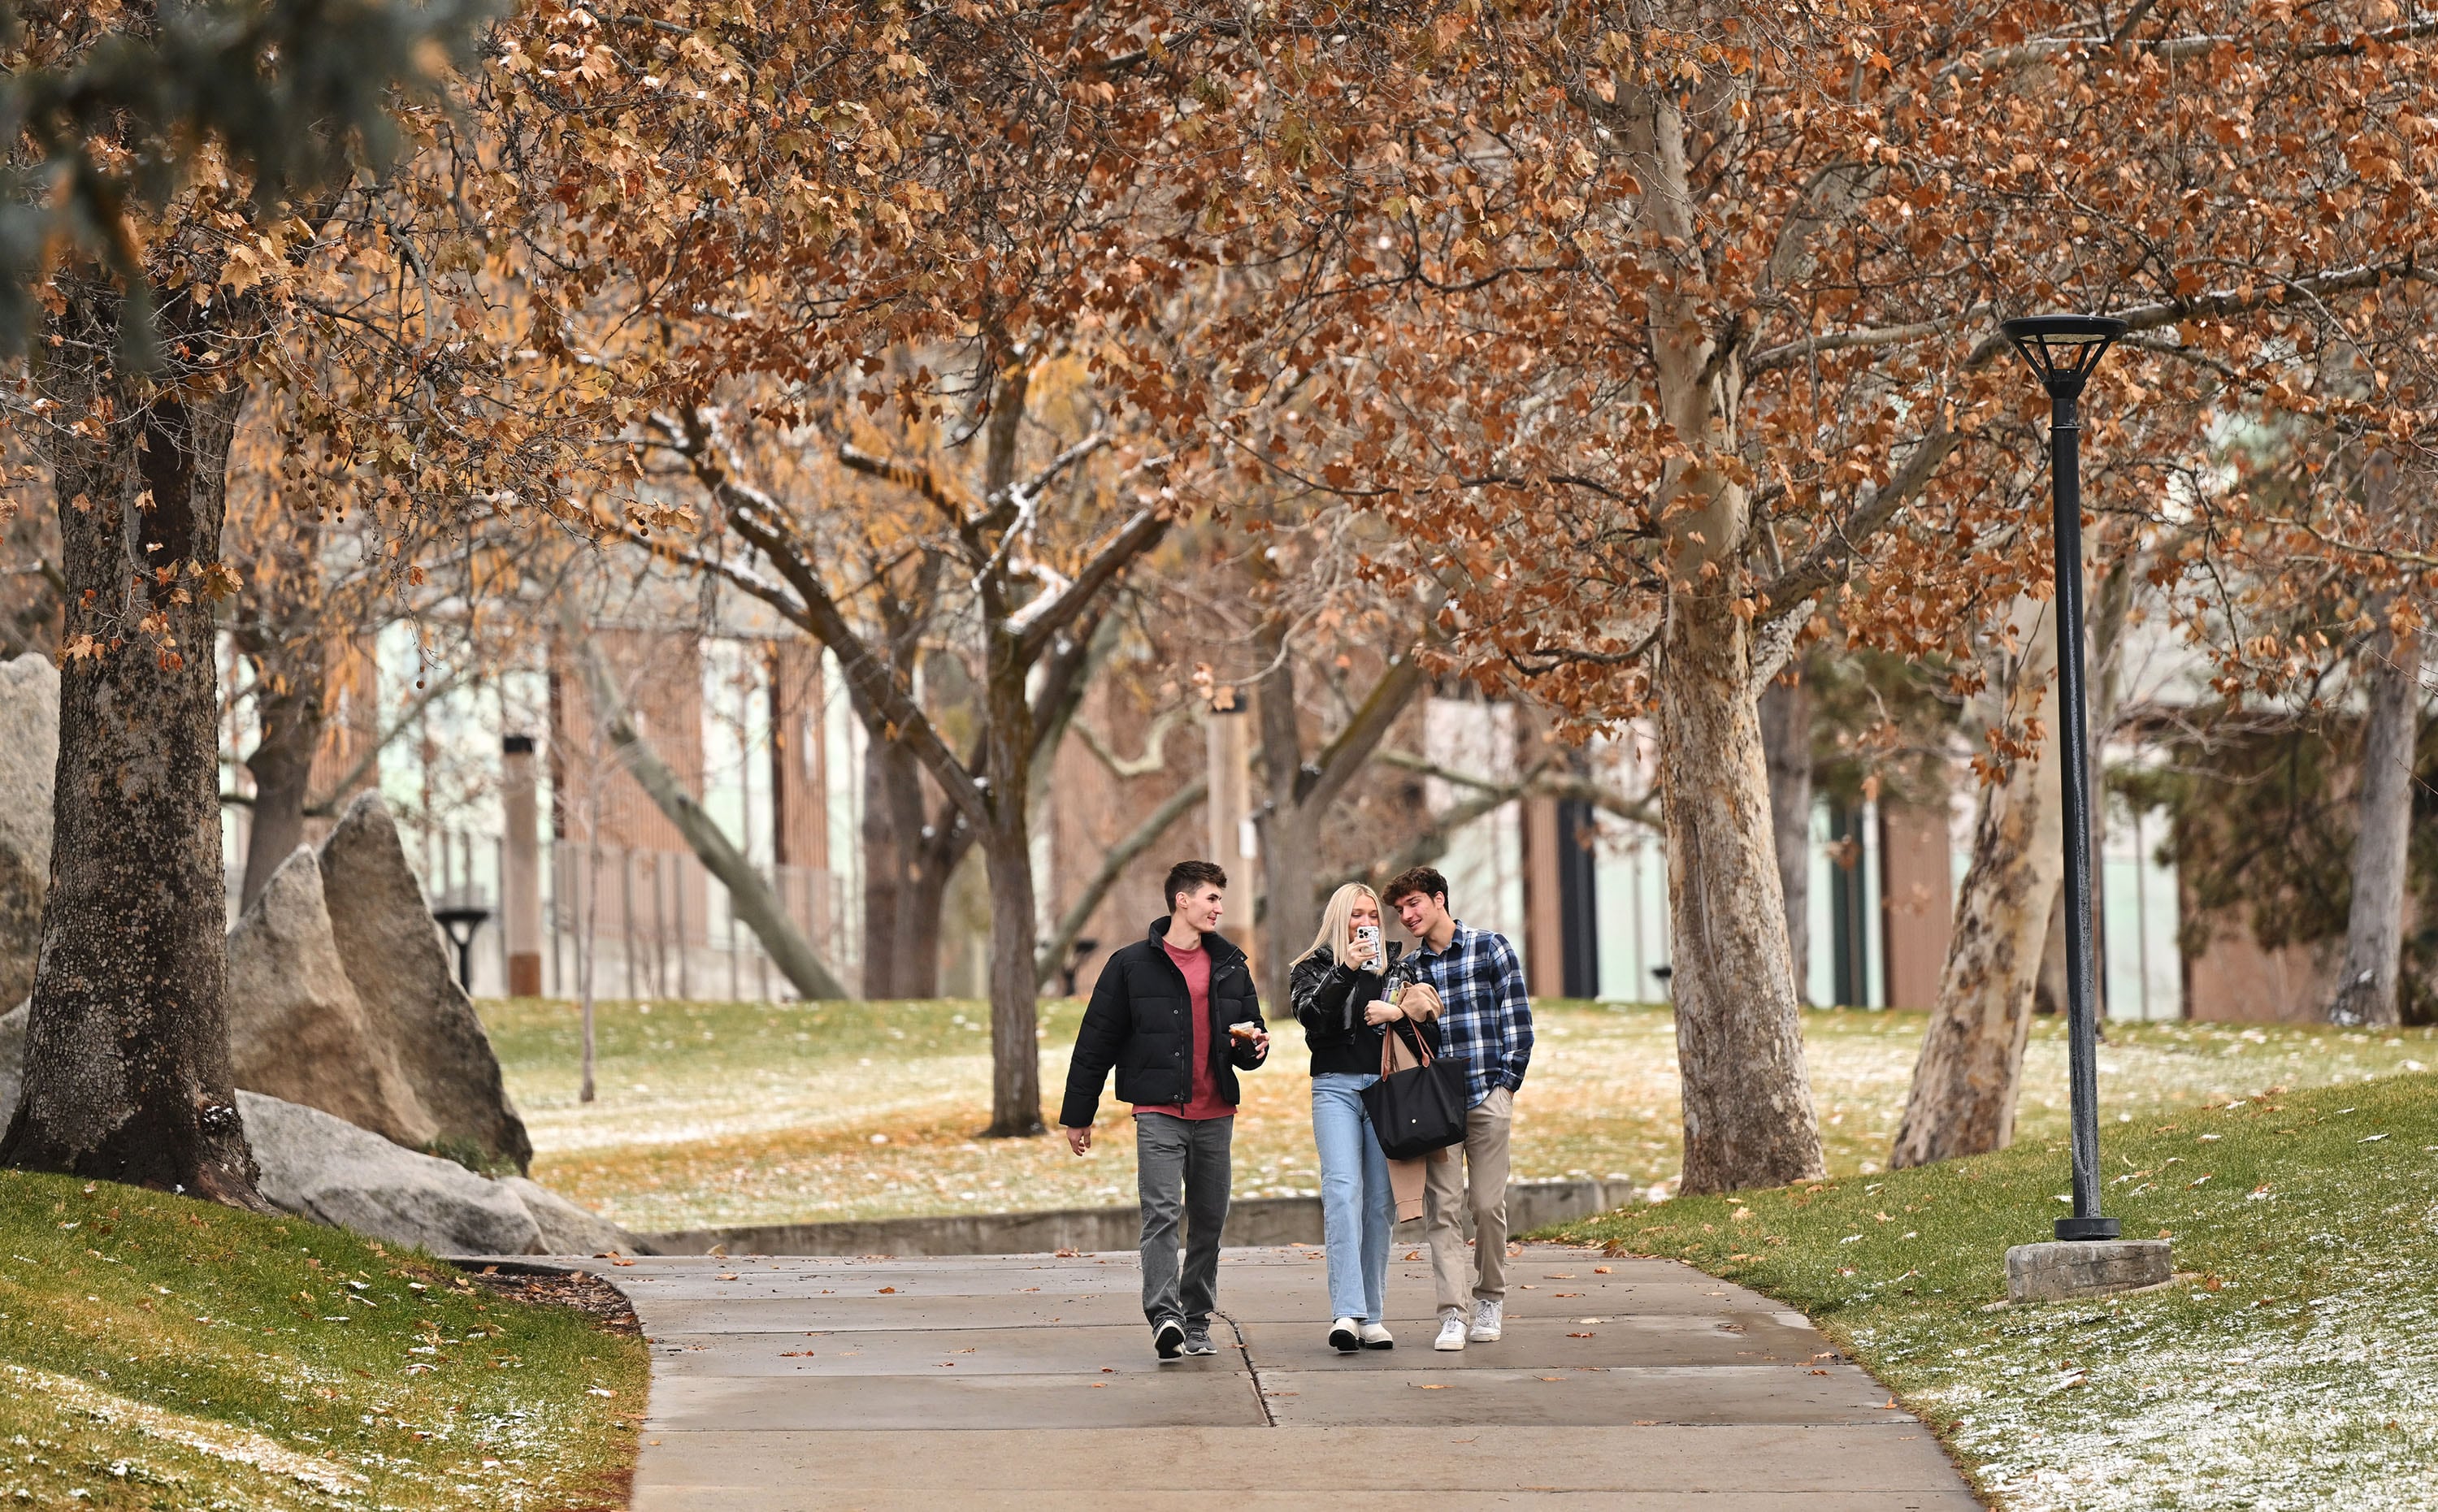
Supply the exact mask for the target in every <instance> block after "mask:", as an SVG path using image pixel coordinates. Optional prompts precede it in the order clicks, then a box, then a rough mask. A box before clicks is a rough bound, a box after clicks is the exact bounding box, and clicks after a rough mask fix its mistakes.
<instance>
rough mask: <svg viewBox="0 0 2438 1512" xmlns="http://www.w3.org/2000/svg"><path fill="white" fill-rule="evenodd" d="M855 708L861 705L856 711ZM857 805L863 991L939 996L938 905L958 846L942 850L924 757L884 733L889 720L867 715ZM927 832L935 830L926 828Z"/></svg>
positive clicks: (949, 818)
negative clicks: (927, 790)
mask: <svg viewBox="0 0 2438 1512" xmlns="http://www.w3.org/2000/svg"><path fill="white" fill-rule="evenodd" d="M858 712H859V711H858ZM865 729H866V730H868V731H869V732H870V736H871V738H870V739H869V740H868V741H867V742H866V743H865V746H864V762H865V766H864V809H863V847H864V853H863V874H864V901H863V941H864V955H863V974H864V985H863V995H864V996H865V997H867V998H874V999H886V998H913V997H937V996H939V995H940V911H941V908H942V906H943V905H944V903H945V899H946V897H947V892H948V879H949V877H950V876H951V875H952V874H953V873H954V872H955V870H956V869H957V862H958V861H959V860H960V859H962V858H963V853H964V847H963V846H962V845H959V846H956V847H955V848H954V849H953V850H950V849H948V848H947V847H946V846H945V844H944V842H942V841H941V839H940V837H939V832H940V831H943V830H945V829H946V828H947V827H949V826H951V825H953V824H954V822H955V819H956V816H955V814H954V813H953V812H951V813H946V814H943V815H941V816H940V817H939V818H938V819H937V820H936V821H935V820H934V818H933V816H932V813H931V809H930V805H929V803H928V802H927V800H926V797H925V793H924V789H923V782H924V779H923V764H922V762H921V760H920V759H919V758H917V757H916V756H915V754H914V753H913V752H912V751H910V750H909V749H908V748H907V747H905V745H904V744H903V743H901V742H897V741H892V740H890V739H888V738H887V721H886V720H880V719H874V720H871V721H867V722H866V725H865ZM927 831H930V832H933V833H930V834H926V832H927Z"/></svg>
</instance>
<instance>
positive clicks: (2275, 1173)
mask: <svg viewBox="0 0 2438 1512" xmlns="http://www.w3.org/2000/svg"><path fill="white" fill-rule="evenodd" d="M2102 1152H2103V1158H2104V1161H2105V1164H2106V1167H2107V1170H2108V1172H2109V1175H2108V1181H2107V1188H2106V1189H2107V1193H2108V1196H2107V1200H2106V1203H2105V1209H2104V1210H2105V1211H2107V1212H2108V1213H2109V1214H2110V1215H2111V1217H2116V1218H2120V1219H2122V1220H2123V1222H2124V1224H2125V1232H2126V1234H2127V1235H2128V1237H2130V1238H2148V1237H2152V1236H2156V1235H2161V1234H2168V1235H2172V1236H2173V1239H2174V1242H2175V1259H2176V1266H2177V1269H2178V1270H2179V1272H2181V1273H2188V1274H2187V1275H2185V1277H2184V1278H2183V1279H2182V1281H2180V1283H2179V1284H2177V1285H2175V1286H2172V1287H2169V1288H2167V1289H2165V1290H2164V1291H2159V1292H2147V1293H2142V1294H2137V1295H2127V1296H2118V1297H2112V1298H2108V1299H2104V1300H2099V1301H2086V1302H2061V1303H2051V1304H2045V1305H2037V1306H2030V1307H2006V1308H2003V1309H1998V1310H1989V1309H1988V1306H1987V1305H1988V1304H1989V1303H1991V1302H1993V1301H1998V1300H2001V1299H2003V1298H2004V1296H2005V1271H2004V1256H2005V1248H2006V1246H2007V1245H2009V1244H2012V1243H2020V1242H2023V1241H2026V1240H2032V1239H2045V1238H2046V1237H2048V1236H2047V1229H2048V1225H2049V1220H2050V1219H2052V1218H2053V1217H2055V1216H2056V1215H2057V1214H2058V1213H2059V1212H2061V1211H2063V1210H2064V1204H2062V1203H2059V1202H2058V1201H2056V1200H2055V1199H2056V1194H2058V1193H2059V1192H2061V1191H2063V1190H2064V1189H2065V1186H2066V1182H2067V1165H2066V1155H2065V1152H2064V1150H2063V1147H2062V1146H2061V1145H2060V1144H2058V1143H2057V1142H2055V1141H2053V1140H2049V1139H2032V1140H2029V1141H2026V1142H2024V1143H2022V1144H2018V1145H2017V1146H2016V1147H2015V1148H2014V1149H2012V1150H2009V1151H2006V1152H2002V1153H1999V1154H1996V1155H1989V1156H1983V1157H1978V1158H1974V1159H1970V1160H1962V1161H1953V1162H1950V1163H1947V1164H1944V1165H1940V1166H1933V1167H1926V1168H1923V1169H1917V1170H1908V1171H1899V1172H1893V1173H1890V1174H1888V1175H1884V1176H1877V1177H1851V1178H1846V1179H1844V1180H1837V1181H1831V1182H1829V1183H1825V1184H1819V1185H1816V1186H1812V1187H1799V1188H1788V1189H1785V1190H1780V1191H1766V1192H1753V1193H1747V1194H1744V1196H1743V1197H1742V1198H1740V1199H1738V1198H1680V1199H1677V1200H1675V1201H1673V1202H1670V1203H1667V1204H1660V1205H1656V1206H1652V1207H1647V1208H1641V1209H1633V1210H1628V1211H1625V1212H1622V1213H1617V1214H1612V1215H1609V1216H1607V1217H1605V1218H1602V1219H1600V1220H1598V1221H1596V1222H1589V1223H1584V1224H1579V1225H1573V1226H1571V1227H1569V1228H1568V1229H1567V1230H1566V1231H1565V1237H1567V1238H1570V1239H1578V1240H1583V1241H1592V1242H1599V1241H1606V1242H1608V1243H1611V1244H1613V1245H1615V1246H1617V1248H1618V1249H1620V1250H1621V1251H1626V1252H1632V1253H1637V1254H1653V1255H1661V1256H1670V1257H1681V1258H1684V1259H1687V1260H1689V1261H1690V1262H1692V1263H1693V1264H1695V1265H1698V1266H1700V1267H1702V1268H1703V1269H1704V1270H1706V1271H1709V1272H1712V1273H1713V1274H1715V1275H1723V1276H1727V1277H1730V1278H1732V1279H1735V1280H1737V1281H1740V1282H1742V1283H1744V1284H1745V1285H1748V1286H1752V1287H1755V1288H1757V1289H1758V1290H1760V1291H1762V1292H1767V1293H1769V1294H1770V1295H1772V1296H1775V1297H1778V1298H1780V1299H1782V1300H1784V1301H1786V1302H1788V1303H1791V1304H1793V1306H1795V1307H1798V1308H1801V1309H1802V1310H1805V1311H1807V1312H1809V1313H1810V1314H1811V1316H1812V1317H1813V1318H1815V1319H1817V1320H1818V1321H1819V1322H1820V1323H1821V1325H1822V1326H1823V1327H1825V1328H1826V1329H1827V1330H1828V1331H1829V1334H1830V1336H1831V1337H1832V1338H1834V1339H1836V1340H1837V1341H1838V1342H1839V1343H1841V1344H1843V1345H1846V1347H1848V1348H1849V1350H1850V1351H1851V1353H1852V1354H1853V1355H1854V1357H1855V1358H1856V1359H1858V1360H1860V1361H1861V1362H1862V1363H1864V1364H1866V1365H1868V1366H1869V1367H1870V1368H1871V1369H1873V1370H1874V1371H1876V1372H1877V1373H1878V1374H1879V1376H1880V1378H1881V1379H1882V1380H1884V1381H1886V1382H1887V1383H1888V1384H1889V1385H1890V1386H1892V1387H1894V1388H1895V1390H1896V1392H1897V1394H1898V1395H1899V1397H1900V1398H1902V1399H1903V1400H1904V1401H1905V1402H1906V1403H1907V1404H1908V1405H1909V1406H1911V1407H1913V1408H1914V1409H1916V1410H1917V1412H1919V1413H1920V1414H1921V1415H1923V1416H1924V1417H1925V1418H1927V1419H1928V1420H1930V1422H1931V1423H1932V1425H1933V1426H1934V1427H1935V1429H1936V1430H1937V1431H1938V1432H1939V1433H1940V1435H1941V1436H1942V1437H1943V1438H1944V1439H1945V1440H1946V1441H1947V1442H1948V1444H1949V1445H1950V1446H1951V1448H1952V1450H1954V1452H1955V1453H1956V1455H1957V1457H1958V1458H1959V1459H1960V1460H1962V1461H1963V1462H1964V1463H1965V1464H1966V1465H1967V1466H1968V1468H1970V1471H1971V1473H1972V1474H1973V1476H1974V1478H1975V1480H1976V1482H1977V1483H1978V1485H1979V1486H1980V1487H1981V1488H1982V1490H1983V1491H1984V1492H1985V1493H1986V1494H1988V1496H1989V1497H1990V1499H1991V1500H1992V1501H1993V1502H1994V1503H1996V1504H1997V1505H1999V1506H2002V1507H2007V1508H2117V1507H2123V1508H2143V1509H2169V1508H2172V1509H2185V1508H2203V1507H2208V1508H2217V1507H2251V1508H2285V1507H2338V1506H2341V1507H2345V1508H2349V1509H2354V1508H2359V1509H2370V1508H2390V1507H2394V1508H2404V1507H2427V1506H2429V1505H2431V1504H2432V1502H2433V1500H2438V1492H2433V1491H2432V1489H2431V1487H2432V1486H2433V1485H2438V1343H2433V1341H2438V1153H2433V1152H2438V1077H2430V1076H2402V1077H2395V1078H2391V1079H2388V1080H2385V1081H2376V1082H2373V1083H2368V1084H2356V1085H2351V1086H2341V1087H2331V1088H2325V1089H2322V1090H2318V1091H2311V1092H2302V1093H2283V1092H2280V1093H2272V1094H2270V1095H2269V1096H2266V1097H2261V1098H2254V1099H2247V1100H2245V1101H2244V1102H2242V1103H2241V1104H2240V1105H2238V1106H2235V1107H2228V1106H2226V1105H2224V1104H2220V1105H2217V1106H2215V1107H2211V1108H2201V1109H2193V1110H2190V1111H2188V1112H2186V1113H2184V1114H2182V1115H2180V1116H2176V1117H2175V1118H2173V1119H2172V1120H2171V1121H2168V1122H2165V1123H2161V1124H2151V1123H2149V1122H2148V1121H2147V1119H2146V1120H2145V1121H2144V1123H2143V1124H2141V1125H2137V1126H2134V1127H2131V1128H2127V1127H2125V1126H2121V1125H2116V1124H2110V1125H2109V1126H2107V1128H2106V1130H2105V1131H2104V1133H2103V1135H2102Z"/></svg>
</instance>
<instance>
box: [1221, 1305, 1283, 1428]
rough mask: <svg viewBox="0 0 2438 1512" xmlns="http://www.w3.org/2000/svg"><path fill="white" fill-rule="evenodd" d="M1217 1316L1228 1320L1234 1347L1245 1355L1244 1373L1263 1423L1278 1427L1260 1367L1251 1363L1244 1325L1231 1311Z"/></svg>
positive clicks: (1251, 1356)
mask: <svg viewBox="0 0 2438 1512" xmlns="http://www.w3.org/2000/svg"><path fill="white" fill-rule="evenodd" d="M1218 1316H1220V1317H1222V1318H1226V1319H1227V1320H1228V1332H1230V1333H1232V1334H1234V1335H1235V1336H1236V1348H1237V1350H1238V1351H1239V1352H1240V1353H1242V1354H1243V1355H1244V1357H1245V1373H1246V1375H1248V1376H1250V1377H1251V1378H1252V1380H1253V1400H1254V1401H1255V1402H1256V1403H1258V1404H1259V1405H1260V1407H1261V1409H1262V1423H1263V1426H1264V1427H1268V1428H1276V1427H1278V1426H1279V1415H1278V1414H1276V1413H1274V1412H1272V1411H1270V1394H1269V1393H1268V1392H1267V1391H1264V1390H1263V1388H1262V1367H1261V1366H1260V1365H1257V1364H1255V1363H1253V1346H1252V1345H1250V1344H1248V1343H1246V1339H1245V1329H1244V1326H1243V1325H1241V1324H1239V1323H1238V1322H1237V1321H1236V1319H1235V1316H1234V1315H1233V1314H1231V1313H1227V1312H1222V1313H1219V1314H1218Z"/></svg>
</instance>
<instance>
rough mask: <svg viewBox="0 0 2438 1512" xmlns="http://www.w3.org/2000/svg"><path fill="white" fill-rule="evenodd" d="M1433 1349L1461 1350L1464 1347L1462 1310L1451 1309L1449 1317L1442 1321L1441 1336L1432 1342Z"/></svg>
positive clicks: (1441, 1319) (1448, 1313) (1448, 1312)
mask: <svg viewBox="0 0 2438 1512" xmlns="http://www.w3.org/2000/svg"><path fill="white" fill-rule="evenodd" d="M1431 1347H1432V1348H1434V1349H1461V1348H1463V1347H1464V1313H1463V1312H1462V1310H1458V1309H1455V1308H1451V1309H1449V1310H1448V1311H1447V1315H1446V1316H1444V1317H1442V1318H1440V1336H1439V1337H1438V1338H1437V1339H1435V1340H1433V1341H1432V1342H1431Z"/></svg>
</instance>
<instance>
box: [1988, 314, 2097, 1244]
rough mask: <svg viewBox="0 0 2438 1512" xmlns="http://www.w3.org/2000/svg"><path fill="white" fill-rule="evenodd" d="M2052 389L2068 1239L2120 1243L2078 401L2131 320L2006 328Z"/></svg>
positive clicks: (2067, 320)
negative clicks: (2097, 995) (2096, 946)
mask: <svg viewBox="0 0 2438 1512" xmlns="http://www.w3.org/2000/svg"><path fill="white" fill-rule="evenodd" d="M2001 329H2003V330H2004V331H2005V333H2006V340H2008V341H2010V342H2012V343H2014V344H2015V350H2016V351H2018V352H2021V353H2022V354H2023V360H2024V361H2026V362H2029V363H2030V364H2031V365H2032V372H2033V373H2034V374H2035V375H2037V376H2038V377H2039V378H2040V380H2041V387H2042V388H2045V389H2047V390H2048V391H2049V463H2050V466H2049V471H2050V477H2051V481H2052V483H2054V485H2055V487H2054V493H2053V500H2054V510H2053V513H2052V516H2051V519H2053V521H2054V523H2053V525H2052V527H2051V531H2050V534H2051V535H2052V536H2054V537H2055V540H2056V543H2057V607H2058V617H2057V638H2058V723H2059V724H2060V725H2062V726H2063V727H2064V728H2063V729H2061V730H2058V744H2059V745H2060V746H2061V747H2064V748H2063V749H2062V751H2061V752H2060V753H2059V754H2060V755H2062V756H2063V757H2064V760H2063V762H2062V763H2061V764H2060V765H2059V766H2058V776H2059V779H2060V781H2061V782H2062V785H2063V787H2064V790H2065V802H2064V805H2063V807H2064V811H2065V812H2064V816H2063V817H2064V819H2065V952H2066V979H2065V1005H2066V1046H2067V1051H2066V1053H2067V1067H2068V1072H2067V1086H2068V1090H2069V1093H2070V1096H2071V1108H2070V1111H2071V1114H2072V1117H2073V1125H2074V1216H2073V1217H2072V1218H2060V1219H2058V1221H2057V1237H2058V1239H2115V1238H2116V1237H2117V1236H2118V1234H2119V1232H2120V1230H2119V1229H2118V1226H2117V1222H2116V1220H2114V1219H2112V1218H2102V1217H2100V1216H2099V1064H2098V1063H2099V1025H2098V1020H2097V1019H2096V1018H2095V1017H2094V1011H2093V997H2094V992H2093V988H2094V983H2095V981H2096V979H2097V976H2098V973H2097V970H2096V966H2095V963H2094V959H2093V956H2094V952H2093V949H2092V939H2091V821H2090V818H2089V817H2088V816H2089V814H2090V809H2091V737H2090V732H2089V730H2088V728H2087V726H2088V721H2087V720H2086V718H2085V715H2084V712H2083V694H2082V452H2081V441H2082V425H2081V422H2080V421H2079V420H2078V419H2077V418H2076V414H2075V401H2076V399H2079V398H2080V397H2081V396H2082V386H2083V384H2084V383H2086V382H2088V381H2089V380H2090V378H2091V374H2092V370H2093V369H2094V368H2096V367H2098V366H2099V360H2100V358H2101V357H2102V356H2104V355H2106V353H2107V351H2108V348H2109V345H2110V343H2112V342H2114V341H2115V340H2116V338H2118V337H2119V336H2122V335H2124V334H2125V323H2124V322H2123V321H2121V320H2111V319H2110V318H2109V317H2107V316H2105V315H2031V316H2026V317H2024V318H2023V319H2020V320H2010V321H2008V322H2006V323H2005V325H2004V326H2002V327H2001Z"/></svg>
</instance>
